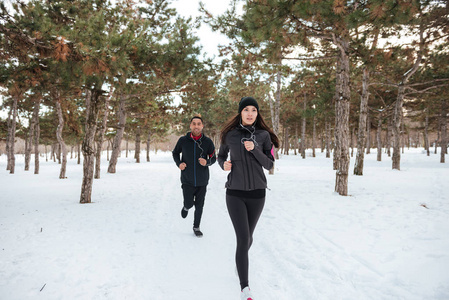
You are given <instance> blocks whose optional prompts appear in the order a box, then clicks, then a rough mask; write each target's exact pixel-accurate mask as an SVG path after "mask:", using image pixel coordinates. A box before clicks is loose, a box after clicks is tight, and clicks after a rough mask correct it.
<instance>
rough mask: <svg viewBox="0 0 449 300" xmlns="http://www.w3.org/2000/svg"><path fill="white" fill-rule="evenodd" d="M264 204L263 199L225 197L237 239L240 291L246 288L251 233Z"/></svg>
mask: <svg viewBox="0 0 449 300" xmlns="http://www.w3.org/2000/svg"><path fill="white" fill-rule="evenodd" d="M264 204H265V197H263V198H242V197H236V196H231V195H226V205H227V207H228V212H229V216H230V217H231V221H232V225H234V230H235V235H236V238H237V250H236V253H235V262H236V265H237V272H238V274H239V279H240V286H241V288H242V290H243V289H244V288H245V287H247V286H248V268H249V259H248V251H249V248H251V245H252V243H253V233H254V229H255V228H256V224H257V221H258V220H259V217H260V215H261V213H262V210H263V206H264Z"/></svg>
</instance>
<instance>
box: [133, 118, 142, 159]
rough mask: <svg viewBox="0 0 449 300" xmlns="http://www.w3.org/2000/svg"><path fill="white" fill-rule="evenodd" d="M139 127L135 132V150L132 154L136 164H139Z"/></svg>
mask: <svg viewBox="0 0 449 300" xmlns="http://www.w3.org/2000/svg"><path fill="white" fill-rule="evenodd" d="M140 132H141V130H140V126H138V127H137V130H136V150H135V152H134V158H135V159H136V163H140V141H141V139H140Z"/></svg>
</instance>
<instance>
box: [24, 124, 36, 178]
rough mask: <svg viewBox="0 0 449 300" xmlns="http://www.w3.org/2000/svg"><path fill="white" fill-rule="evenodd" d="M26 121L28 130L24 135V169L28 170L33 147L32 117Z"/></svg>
mask: <svg viewBox="0 0 449 300" xmlns="http://www.w3.org/2000/svg"><path fill="white" fill-rule="evenodd" d="M28 123H29V126H28V132H27V135H26V137H25V171H29V170H30V161H31V150H32V148H33V135H34V126H33V119H32V118H30V119H29V121H28Z"/></svg>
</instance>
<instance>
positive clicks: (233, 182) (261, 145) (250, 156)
mask: <svg viewBox="0 0 449 300" xmlns="http://www.w3.org/2000/svg"><path fill="white" fill-rule="evenodd" d="M253 130H254V128H253V127H251V126H249V127H248V126H247V127H246V129H245V128H243V127H242V126H240V127H237V128H235V129H233V130H231V131H230V132H228V133H227V135H226V137H225V143H224V145H221V146H220V151H219V153H218V164H219V165H220V167H221V168H222V169H223V165H224V162H225V161H226V160H227V158H228V153H229V151H230V152H231V154H230V156H231V163H232V169H231V172H230V173H229V174H228V181H227V182H226V185H225V187H226V188H228V189H232V190H242V191H252V190H258V189H265V188H267V179H266V177H265V174H264V171H263V169H262V167H263V168H265V169H267V170H269V169H271V168H272V167H273V162H274V157H273V155H272V154H271V149H272V143H271V139H270V134H269V133H268V131H266V130H262V129H256V130H255V131H254V139H255V141H256V143H257V144H256V143H255V144H254V149H253V150H251V151H247V150H246V149H245V146H244V144H243V142H244V141H245V140H248V141H250V139H249V138H250V136H251V133H250V131H251V132H252V131H253Z"/></svg>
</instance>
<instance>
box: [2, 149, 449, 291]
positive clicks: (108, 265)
mask: <svg viewBox="0 0 449 300" xmlns="http://www.w3.org/2000/svg"><path fill="white" fill-rule="evenodd" d="M317 155H318V156H317V157H316V158H313V157H310V153H309V154H308V156H307V158H306V159H301V157H300V156H294V155H290V156H283V157H282V158H281V159H280V160H278V161H277V162H276V171H275V175H270V176H268V181H269V187H270V189H271V190H269V191H267V200H266V205H265V210H264V212H263V213H262V216H261V219H260V221H259V224H258V227H257V228H256V232H255V236H254V244H253V248H252V249H251V251H250V286H251V289H252V291H253V293H254V296H255V299H256V300H283V299H285V300H299V299H307V300H310V299H332V300H335V299H350V300H352V299H356V300H361V299H375V300H378V299H404V300H405V299H406V300H413V299H426V300H428V299H441V300H445V299H449V234H448V232H449V186H448V177H449V164H448V163H446V164H441V163H439V159H440V158H439V154H438V155H435V154H432V155H431V156H430V157H427V156H426V155H425V154H424V153H423V150H422V149H410V150H407V149H406V150H405V154H403V155H402V158H401V171H393V170H391V160H390V158H388V157H387V156H386V155H385V154H383V161H382V162H377V161H376V153H375V150H374V149H373V151H372V153H371V154H369V155H366V160H365V169H364V175H363V176H354V175H350V177H349V193H350V196H348V197H342V196H339V195H337V194H336V193H334V192H333V191H334V182H335V171H333V170H332V159H329V158H325V156H324V154H323V153H319V152H318V153H317ZM131 157H133V155H130V158H128V159H126V158H124V157H122V158H120V159H119V163H118V166H117V173H116V174H107V173H106V170H107V161H106V159H105V158H104V161H103V162H102V175H101V179H98V180H95V182H94V188H93V201H94V203H92V204H84V205H82V204H79V196H80V188H81V178H82V165H77V164H76V160H75V159H71V160H69V163H68V168H67V176H68V179H65V180H60V179H59V178H58V177H59V165H58V164H57V163H54V162H45V161H44V160H42V161H41V174H40V175H34V174H33V168H34V166H33V165H32V166H31V171H28V172H25V171H23V164H24V163H23V157H22V156H17V167H16V174H14V175H10V174H9V172H7V171H6V170H5V168H6V167H5V160H6V158H5V156H2V157H0V168H1V171H0V190H1V192H0V299H4V300H16V299H17V300H24V299H46V300H47V299H64V300H66V299H120V300H122V299H133V300H139V299H150V300H171V299H173V300H210V299H214V300H232V299H236V300H237V299H239V293H240V291H239V283H238V278H237V277H236V275H235V264H234V247H235V236H234V232H233V228H232V224H231V222H230V219H229V216H228V214H227V211H226V205H225V200H224V199H225V189H224V183H225V180H226V175H227V173H226V172H224V171H222V170H221V169H220V167H219V166H218V165H217V164H215V165H213V166H212V167H211V180H210V183H209V186H208V192H207V195H206V205H205V209H204V214H203V221H202V224H201V228H202V230H203V232H204V237H203V238H202V239H198V238H196V237H194V235H193V232H192V222H193V216H192V212H191V213H190V214H189V216H188V217H187V219H182V218H181V216H180V210H181V207H182V196H181V187H180V180H179V170H178V169H177V168H176V166H175V164H174V163H173V161H172V158H171V153H170V152H165V153H164V152H158V153H157V154H154V153H152V155H151V162H149V163H147V162H142V163H140V164H136V163H134V160H133V159H131ZM32 161H33V159H32ZM142 161H144V156H143V159H142ZM351 161H352V163H351V173H352V169H353V163H354V158H351Z"/></svg>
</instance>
